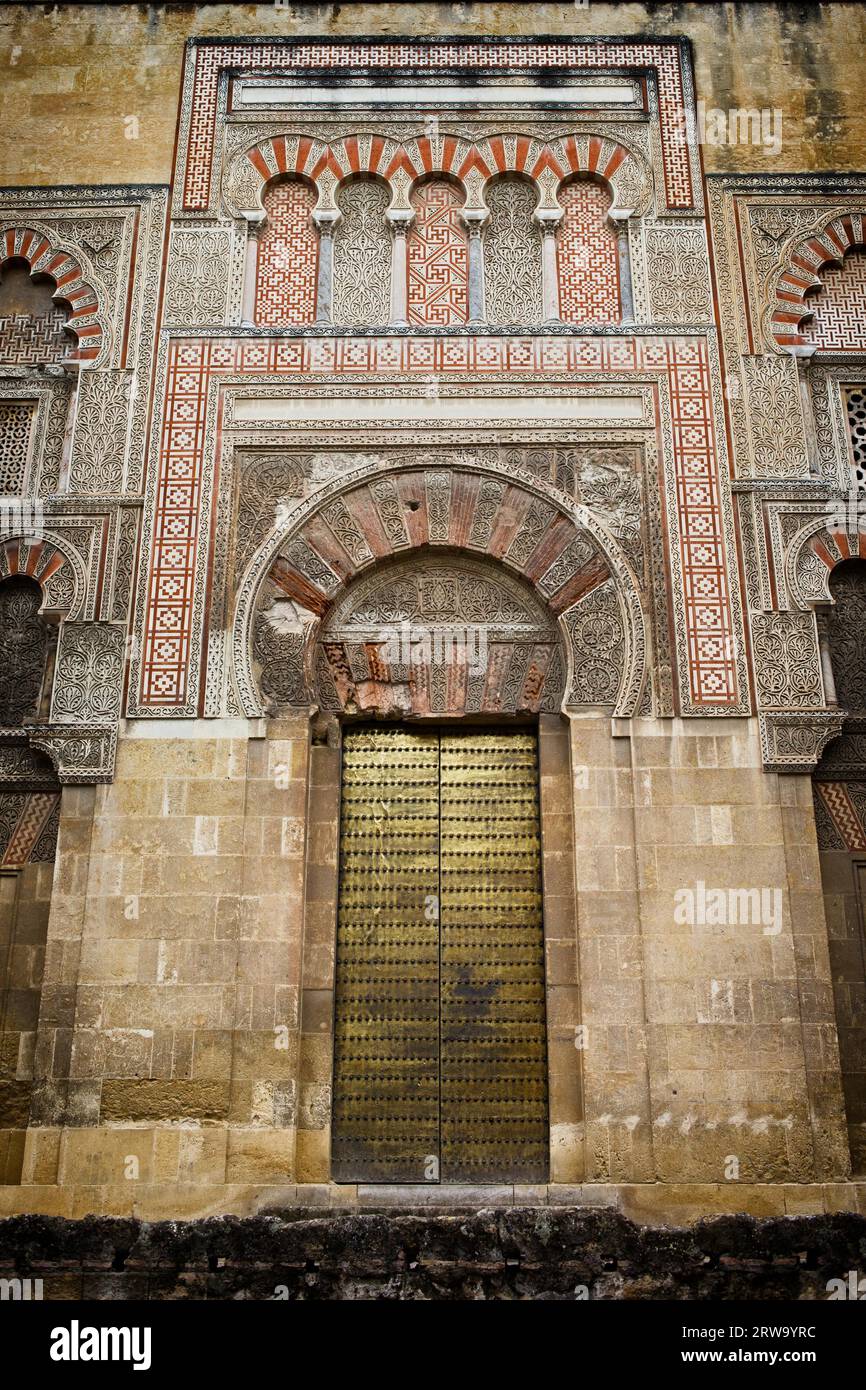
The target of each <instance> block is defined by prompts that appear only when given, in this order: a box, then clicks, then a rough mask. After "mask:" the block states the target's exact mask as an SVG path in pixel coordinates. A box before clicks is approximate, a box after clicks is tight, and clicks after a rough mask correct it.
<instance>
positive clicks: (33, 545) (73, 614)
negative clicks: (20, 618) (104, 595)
mask: <svg viewBox="0 0 866 1390" xmlns="http://www.w3.org/2000/svg"><path fill="white" fill-rule="evenodd" d="M13 575H26V576H27V577H28V578H29V579H35V580H36V581H37V583H38V584H39V585H40V587H41V589H42V593H43V602H42V610H43V611H45V612H52V613H57V614H60V615H61V616H63V617H70V618H77V617H79V616H80V614H81V611H82V608H83V604H84V596H85V591H86V576H85V573H84V568H83V565H82V562H81V559H80V557H79V555H78V554H77V552H74V551H73V550H72V549H71V548H67V547H65V546H62V544H61V542H60V541H59V538H53V537H52V538H50V539H49V538H48V537H47V536H45V535H39V536H27V535H18V536H5V537H0V580H3V579H8V578H10V577H11V576H13Z"/></svg>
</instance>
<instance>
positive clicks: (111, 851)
mask: <svg viewBox="0 0 866 1390" xmlns="http://www.w3.org/2000/svg"><path fill="white" fill-rule="evenodd" d="M159 732H160V733H161V731H159ZM208 732H209V731H208ZM268 734H269V737H268V739H267V740H265V739H260V740H251V741H249V742H247V741H246V740H245V739H241V738H225V737H223V738H220V737H205V738H199V739H196V738H186V739H182V738H177V739H172V740H170V741H167V740H165V739H164V738H162V737H154V738H147V737H142V738H135V737H133V738H127V739H124V740H123V741H122V743H121V747H120V755H119V759H118V767H117V776H116V778H115V781H114V782H113V784H111V785H110V786H104V787H99V788H98V789H93V790H90V789H84V790H77V789H76V790H70V791H69V792H67V793H65V794H64V801H63V815H62V819H61V826H60V842H59V867H58V890H57V892H56V894H55V897H54V900H53V902H52V911H51V918H50V922H49V926H48V968H47V970H46V981H45V988H44V992H43V1006H42V1013H41V1016H40V1025H39V1035H38V1039H37V1088H36V1097H35V1100H34V1107H33V1111H32V1115H31V1130H30V1144H29V1148H28V1151H27V1155H26V1158H25V1167H24V1174H23V1178H24V1181H25V1182H27V1183H56V1182H59V1183H61V1184H66V1183H71V1184H77V1183H87V1184H95V1185H96V1186H97V1187H100V1188H101V1187H105V1188H107V1189H109V1190H110V1189H111V1188H112V1187H113V1186H115V1185H117V1186H118V1187H119V1188H121V1189H122V1190H123V1191H124V1192H125V1193H128V1192H129V1190H130V1188H129V1186H128V1184H129V1182H130V1181H131V1182H132V1186H133V1188H134V1187H135V1185H136V1183H138V1182H139V1181H140V1182H142V1183H144V1184H156V1185H159V1184H161V1183H167V1184H175V1183H180V1184H192V1185H196V1184H201V1183H216V1184H219V1183H223V1182H226V1181H228V1182H254V1183H260V1182H269V1181H277V1180H280V1181H287V1180H288V1181H291V1180H293V1178H294V1145H295V1113H296V1097H297V1063H298V1027H299V1004H300V1000H299V989H298V985H299V980H300V949H301V922H302V908H303V863H304V857H303V856H304V820H305V810H306V795H307V781H306V758H307V744H308V734H307V729H306V727H305V726H304V724H303V722H302V721H299V722H298V725H297V726H296V725H295V724H293V723H292V722H291V721H283V722H277V721H273V722H272V723H271V724H270V725H269V728H268ZM125 1184H126V1186H125ZM119 1200H121V1204H123V1202H124V1200H125V1198H121V1199H119Z"/></svg>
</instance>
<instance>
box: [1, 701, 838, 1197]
mask: <svg viewBox="0 0 866 1390" xmlns="http://www.w3.org/2000/svg"><path fill="white" fill-rule="evenodd" d="M626 727H627V726H626V725H622V726H621V727H620V728H619V729H618V731H617V732H618V735H619V736H615V737H611V729H610V723H609V720H607V719H604V718H600V717H598V716H595V717H593V716H584V717H579V718H573V719H572V720H571V721H570V723H569V725H565V724H560V721H559V720H558V719H557V718H555V717H549V718H545V720H544V721H543V739H544V740H545V741H546V742H545V746H544V748H543V752H542V779H543V783H542V833H543V841H544V854H545V887H546V889H547V893H548V910H549V913H550V921H549V923H548V969H547V980H548V1027H549V1038H550V1046H551V1049H552V1051H551V1058H550V1079H551V1173H550V1178H551V1185H550V1187H549V1188H547V1187H544V1186H542V1187H541V1188H539V1189H538V1196H539V1199H540V1200H543V1201H547V1200H548V1196H549V1198H550V1200H551V1201H554V1200H556V1201H562V1200H565V1199H567V1198H569V1197H570V1199H571V1200H574V1201H582V1200H592V1201H599V1200H607V1201H624V1202H625V1204H626V1210H628V1211H630V1212H634V1213H636V1214H639V1215H641V1216H642V1217H643V1216H649V1217H650V1218H651V1219H657V1218H659V1217H664V1216H668V1217H671V1218H674V1217H676V1216H679V1217H680V1218H682V1216H684V1215H685V1216H688V1217H693V1216H694V1215H695V1214H697V1213H699V1212H701V1211H707V1210H736V1209H738V1208H739V1207H740V1206H742V1207H743V1208H744V1209H746V1210H752V1211H755V1212H772V1211H777V1210H778V1211H784V1210H795V1211H796V1210H800V1209H802V1205H803V1204H805V1205H806V1209H808V1210H819V1211H823V1210H832V1209H834V1206H836V1205H839V1204H840V1203H841V1204H842V1205H843V1206H844V1207H846V1208H850V1209H852V1210H856V1208H857V1203H858V1201H859V1200H861V1199H863V1197H864V1193H866V1188H864V1187H863V1185H862V1184H849V1185H848V1186H847V1189H846V1187H845V1183H846V1179H847V1178H848V1176H849V1156H848V1145H847V1138H846V1131H845V1117H844V1110H843V1103H842V1095H841V1089H840V1075H839V1063H838V1056H837V1044H836V1032H835V1023H834V1015H833V998H832V987H831V975H830V961H829V955H828V945H827V931H826V925H825V919H824V910H823V900H822V895H821V886H820V876H819V871H818V855H817V848H816V838H815V831H814V820H813V810H812V802H811V794H810V786H809V782H808V779H807V778H780V777H778V776H777V775H776V774H767V773H765V772H764V771H763V768H762V765H761V751H760V745H759V739H758V735H757V730H756V728H755V725H754V722H752V721H746V720H742V721H725V723H724V724H721V723H720V722H719V721H709V720H690V721H677V722H676V723H675V724H674V725H671V724H670V722H668V721H659V720H648V719H647V720H639V721H633V722H632V724H631V730H630V734H628V735H626ZM244 728H245V726H244V725H241V724H239V723H238V724H214V723H213V722H210V721H209V722H204V721H197V722H196V723H194V724H187V725H185V726H184V730H183V732H184V733H186V737H179V736H178V737H171V738H167V737H166V736H165V734H166V731H165V729H164V728H161V729H159V730H155V731H154V736H150V737H148V736H144V730H143V727H142V725H140V724H133V725H132V734H133V736H131V737H126V738H123V739H121V743H120V748H119V754H118V762H117V774H116V777H115V780H114V782H113V783H112V784H111V785H108V786H101V787H98V788H93V789H86V788H82V789H75V788H70V789H67V790H66V791H65V792H64V796H63V803H62V806H63V814H62V820H61V826H60V839H59V859H58V870H57V879H56V885H57V887H56V891H55V895H54V899H53V901H52V904H51V916H50V921H49V924H48V942H47V965H46V979H45V986H44V990H43V998H42V1006H41V1012H40V1016H39V1026H38V1034H37V1037H36V1047H35V1054H36V1060H35V1070H36V1085H35V1091H34V1097H33V1105H32V1110H31V1117H30V1128H29V1130H28V1133H27V1141H26V1149H25V1152H24V1156H23V1164H19V1168H20V1172H16V1174H15V1175H12V1178H11V1180H12V1181H14V1182H20V1183H21V1184H22V1185H21V1186H20V1187H19V1188H18V1191H17V1194H16V1193H15V1192H14V1190H13V1189H11V1188H7V1189H6V1191H5V1193H4V1194H3V1202H4V1206H3V1210H5V1211H8V1212H15V1211H23V1210H27V1209H33V1208H34V1207H35V1209H37V1210H46V1211H53V1212H58V1213H62V1214H73V1213H81V1212H88V1211H89V1212H94V1211H96V1212H99V1211H102V1212H107V1213H112V1214H117V1215H123V1214H128V1213H132V1212H136V1213H140V1214H142V1215H147V1216H149V1217H155V1216H161V1215H163V1214H165V1215H170V1214H174V1213H175V1212H186V1213H188V1214H189V1215H199V1214H203V1213H205V1212H207V1211H213V1210H215V1209H217V1210H223V1211H238V1212H255V1211H260V1210H262V1209H263V1207H264V1208H267V1207H268V1206H269V1205H272V1204H273V1203H275V1202H277V1203H280V1202H281V1203H283V1204H285V1203H286V1202H288V1201H290V1200H292V1194H294V1192H295V1191H296V1190H297V1192H298V1193H299V1194H300V1192H301V1191H302V1189H306V1191H307V1193H308V1197H307V1200H309V1201H311V1202H315V1203H324V1204H326V1205H329V1206H332V1207H333V1206H337V1207H339V1206H348V1207H356V1206H357V1205H359V1204H360V1205H363V1204H364V1202H365V1201H369V1200H371V1197H370V1192H371V1190H370V1189H365V1188H363V1187H362V1186H355V1185H353V1184H347V1185H343V1186H340V1187H337V1186H334V1185H333V1184H331V1182H330V1117H331V1095H330V1084H331V1067H332V1045H333V1044H332V1037H333V1008H334V1000H333V981H334V946H335V915H336V890H337V834H338V817H339V775H340V772H339V770H340V751H339V747H338V746H336V743H335V742H334V740H333V739H332V740H331V742H330V743H329V742H328V741H327V738H325V737H324V735H323V733H322V730H321V729H320V728H319V727H318V726H315V725H314V726H312V727H311V725H310V723H309V721H308V720H307V719H306V717H305V716H301V715H299V716H297V717H295V718H292V719H287V718H279V719H276V718H275V719H272V720H269V721H266V723H265V724H264V725H263V728H264V730H265V731H266V736H265V737H257V736H253V737H244V736H241V734H242V731H243V730H244ZM172 732H174V731H172ZM196 732H198V734H199V737H195V736H194V735H195V733H196ZM248 732H249V733H251V734H254V733H255V732H256V727H255V725H250V727H249V731H248ZM332 732H333V731H332ZM567 733H570V740H571V766H572V781H573V805H572V804H571V799H570V794H569V790H568V784H567V777H564V776H563V767H564V766H565V765H567V763H568V747H567ZM157 734H158V735H159V736H156V735H157ZM190 734H192V735H193V736H190ZM572 822H573V836H574V848H573V849H572V839H571V837H572ZM572 873H573V875H574V880H572ZM573 882H576V888H577V892H576V894H575V892H574V888H573V886H572V884H573ZM700 882H703V883H704V884H705V885H706V889H707V891H708V892H709V891H711V890H714V889H721V890H724V891H727V890H729V889H732V890H740V889H742V887H743V885H744V884H747V885H755V886H756V887H760V886H762V885H766V886H768V887H769V888H770V889H773V890H775V889H778V892H779V903H780V909H781V915H780V916H779V918H778V921H776V920H772V921H768V922H749V921H745V922H743V921H740V922H736V923H735V922H731V923H725V922H721V923H712V922H708V923H704V922H701V921H697V922H693V923H690V922H683V921H681V920H677V917H676V914H675V908H676V902H677V898H676V895H677V893H678V892H679V891H680V890H682V889H692V890H697V889H698V884H699V883H700ZM575 924H576V926H577V930H576V932H575ZM578 995H580V1000H578ZM579 1034H580V1036H579ZM774 1184H775V1185H777V1186H776V1187H773V1186H772V1185H774ZM296 1185H297V1188H296ZM413 1191H414V1197H413ZM626 1192H628V1194H629V1195H628V1196H627V1197H626V1196H625V1195H624V1194H625V1193H626ZM419 1193H420V1194H421V1199H422V1200H423V1201H424V1202H425V1203H426V1202H427V1201H428V1200H429V1201H430V1202H434V1203H435V1202H436V1201H438V1200H442V1201H446V1202H454V1201H456V1200H458V1199H459V1196H460V1193H459V1192H455V1191H453V1190H450V1189H447V1188H445V1189H443V1190H442V1194H441V1197H440V1196H439V1195H437V1193H436V1191H435V1189H433V1188H428V1189H424V1188H423V1187H422V1188H420V1189H412V1190H410V1189H405V1190H404V1189H402V1188H397V1189H393V1191H391V1190H390V1189H389V1190H388V1191H384V1192H383V1194H380V1195H379V1196H378V1197H376V1198H374V1199H372V1200H374V1202H376V1203H378V1202H379V1201H380V1200H391V1198H392V1197H393V1199H394V1200H395V1201H397V1202H398V1203H399V1202H402V1203H404V1204H411V1202H412V1201H413V1200H414V1201H418V1200H419ZM773 1193H775V1194H776V1196H773V1195H771V1194H773ZM389 1194H390V1195H389ZM428 1194H429V1196H428ZM507 1194H510V1197H509V1201H511V1200H513V1201H515V1202H517V1201H518V1200H519V1189H518V1188H516V1187H515V1188H514V1189H513V1190H512V1189H511V1188H508V1189H507V1192H506V1189H505V1188H503V1194H502V1195H503V1197H504V1196H506V1195H507ZM776 1198H778V1200H776ZM768 1201H769V1202H770V1205H769V1207H768V1206H767V1202H768ZM774 1203H775V1205H774ZM789 1203H793V1206H791V1205H789Z"/></svg>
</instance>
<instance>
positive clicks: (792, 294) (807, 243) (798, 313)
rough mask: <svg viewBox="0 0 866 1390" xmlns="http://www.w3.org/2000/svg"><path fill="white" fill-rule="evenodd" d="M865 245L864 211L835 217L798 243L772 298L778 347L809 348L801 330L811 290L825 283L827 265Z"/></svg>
mask: <svg viewBox="0 0 866 1390" xmlns="http://www.w3.org/2000/svg"><path fill="white" fill-rule="evenodd" d="M862 246H866V213H862V212H851V213H845V214H843V215H842V216H841V217H831V218H830V219H829V220H828V221H827V223H826V225H825V226H824V227H823V229H822V230H821V231H820V232H816V233H814V234H813V235H811V236H808V237H804V238H803V239H802V240H801V241H799V242H797V244H796V245H795V247H794V249H793V250H792V251H791V252H790V254H789V255H788V256H787V258H786V262H785V265H784V267H783V269H782V270H781V272H780V273H779V275H778V276H777V279H776V282H775V286H774V291H773V295H772V309H771V318H770V333H771V335H772V337H773V340H774V341H775V343H776V346H777V347H778V348H780V349H781V350H783V351H785V352H794V353H796V352H797V350H798V349H800V348H806V347H808V346H809V344H808V340H807V339H806V336H805V334H803V333H801V331H800V325H801V324H802V322H803V320H804V319H806V318H808V317H809V315H810V313H811V309H810V307H809V304H808V302H807V300H806V295H807V293H808V291H809V290H812V289H815V288H816V287H818V288H820V287H821V285H822V284H823V281H822V279H821V274H820V272H821V271H822V270H823V268H824V266H826V265H829V264H830V263H831V262H835V263H839V262H841V261H842V260H843V258H844V257H845V255H846V253H847V252H848V251H852V250H854V248H855V247H862Z"/></svg>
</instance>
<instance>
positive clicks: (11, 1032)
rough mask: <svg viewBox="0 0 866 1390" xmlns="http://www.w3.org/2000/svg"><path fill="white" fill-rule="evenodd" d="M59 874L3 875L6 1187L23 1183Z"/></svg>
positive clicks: (0, 1044) (44, 867)
mask: <svg viewBox="0 0 866 1390" xmlns="http://www.w3.org/2000/svg"><path fill="white" fill-rule="evenodd" d="M53 872H54V865H53V864H52V863H50V862H45V863H36V864H26V865H25V866H24V867H23V868H21V869H18V870H14V871H9V872H6V873H4V874H2V875H0V1183H17V1182H20V1180H21V1167H22V1163H23V1159H24V1137H25V1132H26V1129H27V1122H28V1117H29V1114H30V1099H31V1092H32V1089H33V1051H34V1044H35V1041H36V1027H37V1022H38V1018H39V997H40V991H41V986H42V973H43V966H44V959H45V937H46V932H47V929H48V909H49V905H50V901H51V882H52V877H53Z"/></svg>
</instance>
